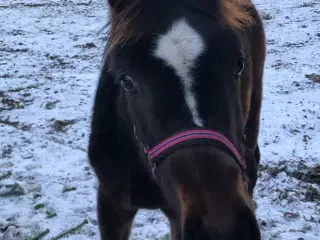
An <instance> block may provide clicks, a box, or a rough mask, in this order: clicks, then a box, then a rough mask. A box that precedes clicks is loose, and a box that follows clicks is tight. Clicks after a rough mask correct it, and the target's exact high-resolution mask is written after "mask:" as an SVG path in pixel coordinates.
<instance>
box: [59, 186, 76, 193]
mask: <svg viewBox="0 0 320 240" xmlns="http://www.w3.org/2000/svg"><path fill="white" fill-rule="evenodd" d="M75 190H77V188H76V187H64V188H63V190H62V192H63V193H66V192H71V191H75Z"/></svg>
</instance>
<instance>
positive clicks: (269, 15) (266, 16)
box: [262, 13, 273, 20]
mask: <svg viewBox="0 0 320 240" xmlns="http://www.w3.org/2000/svg"><path fill="white" fill-rule="evenodd" d="M272 18H273V17H272V15H271V14H269V13H264V14H262V19H263V20H271V19H272Z"/></svg>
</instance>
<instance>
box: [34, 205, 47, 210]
mask: <svg viewBox="0 0 320 240" xmlns="http://www.w3.org/2000/svg"><path fill="white" fill-rule="evenodd" d="M44 207H45V205H44V204H43V203H38V204H37V205H35V206H34V209H35V210H39V209H41V208H44Z"/></svg>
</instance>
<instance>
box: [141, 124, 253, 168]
mask: <svg viewBox="0 0 320 240" xmlns="http://www.w3.org/2000/svg"><path fill="white" fill-rule="evenodd" d="M213 142H215V143H220V144H221V145H222V146H224V147H225V148H226V149H227V150H229V151H230V152H231V153H232V155H233V157H234V159H235V160H236V162H237V163H238V165H239V166H240V168H241V169H242V170H243V171H246V170H247V165H246V163H245V161H244V160H243V158H242V157H241V154H240V153H239V151H238V150H237V149H236V147H235V146H234V145H233V144H232V143H231V142H230V141H229V139H228V138H227V137H225V136H224V135H223V134H221V133H219V132H217V131H213V130H207V129H192V130H185V131H182V132H180V133H177V134H175V135H173V136H171V137H169V138H167V139H165V140H164V141H162V142H160V143H159V144H157V145H156V146H154V147H152V148H151V149H146V148H144V152H145V154H146V155H147V156H148V159H149V161H150V163H151V164H152V166H153V171H155V168H156V166H157V164H158V163H159V162H160V160H161V159H163V158H165V157H167V156H169V155H170V154H171V153H173V152H175V151H176V150H178V149H179V148H183V147H187V146H192V145H208V144H211V145H212V143H213Z"/></svg>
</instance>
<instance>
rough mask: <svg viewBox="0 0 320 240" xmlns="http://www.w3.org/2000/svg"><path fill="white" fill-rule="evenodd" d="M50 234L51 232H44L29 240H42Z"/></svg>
mask: <svg viewBox="0 0 320 240" xmlns="http://www.w3.org/2000/svg"><path fill="white" fill-rule="evenodd" d="M49 232H50V230H49V229H46V230H44V231H43V232H41V233H39V234H38V235H37V236H35V237H33V238H29V239H28V240H40V239H42V238H44V237H45V236H46V235H47V234H48V233H49Z"/></svg>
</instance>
